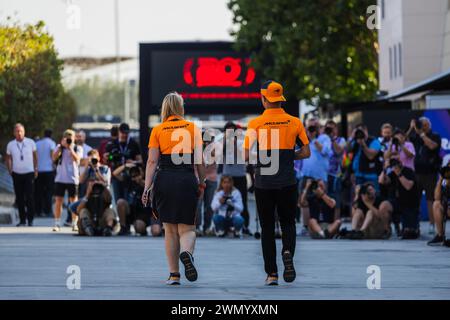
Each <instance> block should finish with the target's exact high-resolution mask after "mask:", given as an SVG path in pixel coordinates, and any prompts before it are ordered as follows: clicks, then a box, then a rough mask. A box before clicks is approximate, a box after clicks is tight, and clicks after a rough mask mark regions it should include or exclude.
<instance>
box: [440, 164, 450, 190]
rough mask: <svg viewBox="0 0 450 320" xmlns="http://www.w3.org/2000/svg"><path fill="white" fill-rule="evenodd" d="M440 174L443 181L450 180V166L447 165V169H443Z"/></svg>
mask: <svg viewBox="0 0 450 320" xmlns="http://www.w3.org/2000/svg"><path fill="white" fill-rule="evenodd" d="M439 174H440V175H441V177H442V178H443V179H446V180H450V166H449V165H446V166H445V167H442V168H441V170H440V171H439ZM449 189H450V188H449Z"/></svg>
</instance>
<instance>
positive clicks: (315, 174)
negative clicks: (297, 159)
mask: <svg viewBox="0 0 450 320" xmlns="http://www.w3.org/2000/svg"><path fill="white" fill-rule="evenodd" d="M306 132H307V136H308V139H309V141H310V143H309V145H310V150H311V156H310V157H309V158H307V159H304V160H303V167H302V172H303V179H302V181H301V183H300V190H299V191H300V192H303V189H304V188H305V186H306V181H307V179H309V178H310V179H315V180H322V181H324V182H327V179H328V174H327V173H328V169H329V164H330V158H331V156H332V150H331V139H330V136H329V135H326V134H321V133H320V130H319V121H318V119H317V118H311V119H308V121H307V122H306ZM304 204H305V205H306V207H305V206H301V211H302V218H303V225H304V226H305V227H307V226H308V225H309V209H308V206H307V202H306V203H304Z"/></svg>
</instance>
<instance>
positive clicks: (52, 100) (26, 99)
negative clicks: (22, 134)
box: [0, 21, 76, 152]
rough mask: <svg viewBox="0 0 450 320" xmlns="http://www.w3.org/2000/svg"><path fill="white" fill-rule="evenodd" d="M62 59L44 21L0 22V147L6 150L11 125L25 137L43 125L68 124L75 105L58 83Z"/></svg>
mask: <svg viewBox="0 0 450 320" xmlns="http://www.w3.org/2000/svg"><path fill="white" fill-rule="evenodd" d="M61 69H62V61H61V60H60V59H59V58H58V55H57V52H56V50H55V47H54V43H53V38H52V37H51V36H50V35H49V34H48V33H47V32H46V31H45V30H44V23H43V22H39V23H37V24H36V25H23V26H22V25H20V24H18V23H11V21H7V23H6V24H5V25H0V133H1V136H0V148H1V151H2V152H4V151H5V150H4V149H5V143H6V141H8V140H10V138H11V135H12V129H13V125H14V123H16V122H21V123H23V124H24V125H25V127H26V130H27V135H28V136H36V135H42V132H43V130H44V129H45V128H53V129H55V130H62V129H63V128H66V127H70V126H71V124H72V122H73V119H74V116H75V110H76V106H75V103H74V100H73V99H71V97H69V96H68V95H67V93H66V92H65V91H64V88H63V86H62V83H61Z"/></svg>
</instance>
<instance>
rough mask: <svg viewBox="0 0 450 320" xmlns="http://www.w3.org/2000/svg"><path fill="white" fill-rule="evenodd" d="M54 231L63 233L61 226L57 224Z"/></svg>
mask: <svg viewBox="0 0 450 320" xmlns="http://www.w3.org/2000/svg"><path fill="white" fill-rule="evenodd" d="M52 230H53V231H54V232H59V231H61V227H60V225H59V224H55V226H54V227H53V229H52Z"/></svg>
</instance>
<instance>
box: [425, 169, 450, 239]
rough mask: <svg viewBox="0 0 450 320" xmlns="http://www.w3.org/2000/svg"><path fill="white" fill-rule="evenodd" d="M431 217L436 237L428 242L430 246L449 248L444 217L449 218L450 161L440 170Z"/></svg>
mask: <svg viewBox="0 0 450 320" xmlns="http://www.w3.org/2000/svg"><path fill="white" fill-rule="evenodd" d="M433 215H434V221H435V223H436V236H435V237H434V238H433V239H432V240H431V241H429V242H428V245H430V246H436V245H442V244H443V243H444V244H445V245H446V246H449V244H450V241H449V240H446V239H445V223H446V220H447V219H445V215H447V217H450V161H449V162H448V163H447V165H446V166H444V167H443V168H442V169H441V172H440V175H439V180H438V183H437V184H436V190H435V191H434V203H433Z"/></svg>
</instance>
